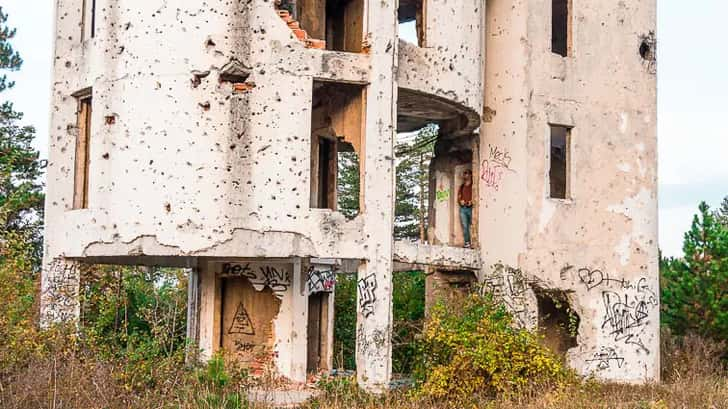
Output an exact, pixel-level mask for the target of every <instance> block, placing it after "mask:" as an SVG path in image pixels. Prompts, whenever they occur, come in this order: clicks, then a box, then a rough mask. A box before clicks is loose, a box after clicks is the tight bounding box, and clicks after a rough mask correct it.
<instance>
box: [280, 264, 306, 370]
mask: <svg viewBox="0 0 728 409" xmlns="http://www.w3.org/2000/svg"><path fill="white" fill-rule="evenodd" d="M305 284H306V281H305V278H304V277H303V276H302V269H301V259H300V258H297V259H295V261H294V262H293V276H292V279H291V288H290V289H289V291H288V294H287V297H290V299H288V300H287V299H286V298H287V297H286V298H284V303H283V305H282V306H281V312H280V313H279V317H278V320H281V321H282V325H287V326H289V328H290V330H289V332H288V333H287V334H281V335H282V336H278V338H279V340H278V342H279V346H278V350H277V352H278V358H277V359H276V361H277V362H278V364H279V368H278V369H279V370H280V373H281V374H282V375H283V376H285V377H287V378H288V379H291V380H292V381H294V382H301V383H304V382H306V364H307V357H308V354H307V350H308V342H307V341H308V339H307V334H308V332H307V327H308V319H307V318H308V293H307V292H306V287H305ZM284 308H285V309H284Z"/></svg>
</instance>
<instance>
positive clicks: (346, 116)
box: [310, 81, 366, 217]
mask: <svg viewBox="0 0 728 409" xmlns="http://www.w3.org/2000/svg"><path fill="white" fill-rule="evenodd" d="M365 92H366V90H365V87H364V86H362V85H353V84H344V83H335V82H324V81H314V85H313V100H312V109H311V201H310V206H311V208H314V209H330V210H335V211H336V210H338V209H339V203H340V202H341V204H342V205H343V209H342V213H344V214H346V215H347V216H348V217H354V216H356V214H358V212H359V208H360V206H359V201H360V199H361V190H360V189H361V187H360V186H361V184H360V183H359V180H360V179H361V172H362V169H361V166H359V157H360V152H361V148H362V136H363V126H364V113H365V104H364V97H365ZM340 193H341V194H344V195H345V196H344V197H342V200H341V201H340V200H339V194H340Z"/></svg>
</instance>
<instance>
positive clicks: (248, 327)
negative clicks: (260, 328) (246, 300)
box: [228, 303, 255, 335]
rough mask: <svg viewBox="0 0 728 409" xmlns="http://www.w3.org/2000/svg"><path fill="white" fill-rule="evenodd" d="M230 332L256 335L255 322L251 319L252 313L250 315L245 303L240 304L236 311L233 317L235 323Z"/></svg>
mask: <svg viewBox="0 0 728 409" xmlns="http://www.w3.org/2000/svg"><path fill="white" fill-rule="evenodd" d="M228 334H244V335H255V328H253V322H252V321H250V315H248V311H246V310H245V306H243V303H240V304H238V309H237V310H236V311H235V317H233V325H231V326H230V329H229V330H228Z"/></svg>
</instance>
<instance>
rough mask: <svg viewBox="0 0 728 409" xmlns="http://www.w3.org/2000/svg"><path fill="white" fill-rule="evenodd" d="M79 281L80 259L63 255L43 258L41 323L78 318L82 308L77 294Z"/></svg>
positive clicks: (49, 324)
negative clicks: (48, 258)
mask: <svg viewBox="0 0 728 409" xmlns="http://www.w3.org/2000/svg"><path fill="white" fill-rule="evenodd" d="M80 281H81V268H80V263H78V262H76V261H71V260H67V259H65V258H63V257H57V258H53V259H50V260H45V261H44V263H43V273H42V276H41V298H40V324H41V326H42V327H44V328H47V327H49V326H51V325H53V324H62V323H73V322H76V323H77V322H78V319H79V316H80V312H81V304H80V302H79V298H78V296H79V288H80V287H79V285H80Z"/></svg>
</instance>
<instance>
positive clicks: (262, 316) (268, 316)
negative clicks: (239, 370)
mask: <svg viewBox="0 0 728 409" xmlns="http://www.w3.org/2000/svg"><path fill="white" fill-rule="evenodd" d="M280 308H281V301H280V300H279V299H278V298H277V297H276V296H275V295H274V294H273V291H272V290H271V289H270V288H269V287H265V288H264V289H263V291H256V290H255V288H254V287H253V285H252V284H251V283H250V281H249V280H248V279H247V278H243V277H230V278H225V279H223V283H222V310H221V314H220V316H221V320H222V322H221V326H220V331H221V337H220V339H221V347H222V348H223V349H224V350H225V351H226V352H228V353H229V354H230V357H231V358H232V359H235V360H236V361H238V362H240V363H242V364H246V365H248V366H250V367H251V369H253V370H256V369H260V368H261V367H262V366H264V365H267V364H269V363H270V362H271V361H272V358H273V346H274V343H275V339H274V332H273V320H274V319H275V318H276V317H277V316H278V312H279V311H280Z"/></svg>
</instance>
